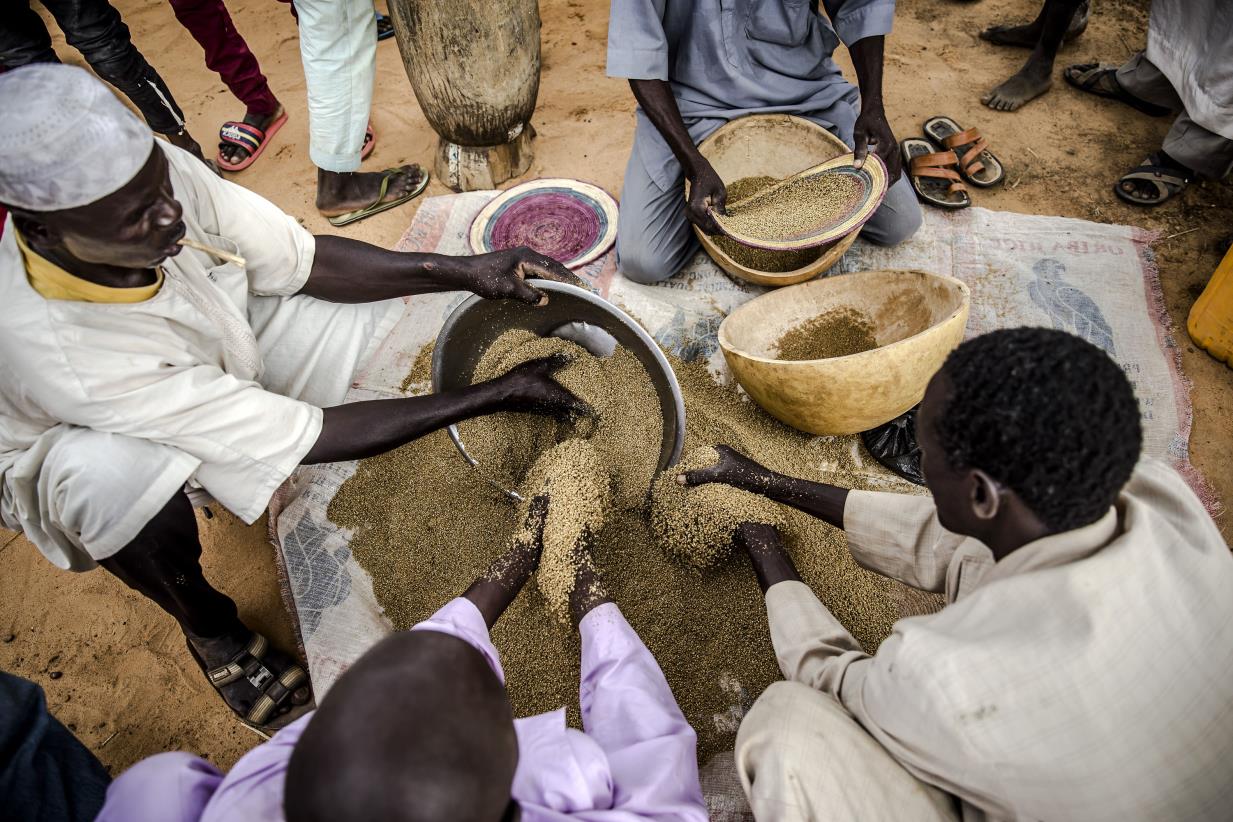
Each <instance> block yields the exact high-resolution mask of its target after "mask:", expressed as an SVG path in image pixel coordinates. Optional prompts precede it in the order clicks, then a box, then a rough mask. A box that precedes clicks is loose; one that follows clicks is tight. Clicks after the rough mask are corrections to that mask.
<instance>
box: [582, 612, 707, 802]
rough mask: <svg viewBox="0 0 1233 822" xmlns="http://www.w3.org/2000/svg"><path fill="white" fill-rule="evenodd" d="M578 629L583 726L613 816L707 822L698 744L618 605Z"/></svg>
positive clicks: (591, 616)
mask: <svg viewBox="0 0 1233 822" xmlns="http://www.w3.org/2000/svg"><path fill="white" fill-rule="evenodd" d="M578 627H579V631H580V633H581V634H582V683H581V687H580V689H579V699H580V702H581V707H582V724H583V728H584V729H585V730H586V733H587V736H589V737H591V738H592V739H593V740H594V741H595V742H596V743H598V745H599V746H600V748H601V749H603V751H604V754H605V755H606V756H607V758H608V764H609V767H610V770H611V775H612V790H613V807H612V810H613V811H624V812H626V813H629V814H634V815H637V816H638V817H641V818H644V819H660V820H674V822H680V820H697V822H705V820H706V818H707V814H706V804H705V802H704V801H703V799H702V787H701V785H700V783H699V781H698V757H697V737H696V735H695V734H694V729H693V728H691V727H690V726H689V723H688V722H686V721H685V716H684V715H683V714H682V713H681V709H680V708H679V707H677V704H676V699H675V698H674V697H673V696H672V690H671V689H670V688H669V687H668V681H667V680H666V679H664V675H663V672H662V671H661V670H660V668H659V665H658V664H657V663H656V662H655V658H654V657H653V656H651V652H650V651H649V650H647V647H646V645H644V644H643V643H642V640H641V639H640V638H639V637H638V634H637V633H635V632H634V629H633V628H632V627H630V624H629V623H628V622H626V621H625V617H624V616H623V615H622V614H621V611H620V609H619V608H618V607H617V606H616V605H615V604H612V603H608V604H605V605H601V606H599V607H598V608H595V609H594V610H592V611H591V612H590V613H589V614H587V615H586V616H585V617H584V618H583V620H582V623H581V624H580V625H579V626H578ZM576 816H579V817H582V818H587V817H588V816H589V815H588V814H587V813H582V814H576ZM595 817H596V819H601V818H604V814H603V813H602V812H601V813H596V814H595Z"/></svg>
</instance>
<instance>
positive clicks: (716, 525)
mask: <svg viewBox="0 0 1233 822" xmlns="http://www.w3.org/2000/svg"><path fill="white" fill-rule="evenodd" d="M718 461H719V454H718V453H716V451H715V449H714V448H712V447H710V446H704V447H702V448H695V449H694V450H693V451H690V452H689V453H688V454H686V455H685V457H684V458H683V459H682V460H681V461H680V462H679V463H677V464H676V465H674V466H673V467H672V468H670V469H668V470H667V471H663V472H661V473H660V475H659V476H658V477H656V478H655V484H654V485H653V486H652V487H651V530H652V531H653V532H654V534H655V540H656V542H658V543H659V546H660V548H662V549H663V550H665V551H667V552H669V553H671V554H674V555H676V556H678V557H680V558H681V559H683V560H685V561H686V562H689V563H690V564H692V565H694V566H695V567H697V568H710V567H712V566H714V565H717V564H718V563H719V562H720V561H721V560H724V559H726V558H727V556H728V554H729V553H731V551H732V537H733V534H735V533H736V529H737V528H739V527H740V526H741V525H742V524H744V523H746V522H756V523H762V524H765V525H774V526H775V527H776V528H778V527H781V526H782V525H783V522H784V518H783V514H782V513H780V510H779V506H778V505H777V504H776V503H774V502H771V501H770V500H768V499H766V497H762V496H759V495H757V494H751V493H749V492H748V491H742V490H740V489H739V488H733V487H732V486H731V485H724V484H722V483H715V482H711V483H707V484H705V485H696V486H692V487H687V486H684V485H681V484H680V483H679V482H677V478H678V477H680V476H681V475H682V474H684V473H685V472H687V471H693V470H695V469H698V468H706V467H708V466H711V465H714V464H715V463H716V462H718Z"/></svg>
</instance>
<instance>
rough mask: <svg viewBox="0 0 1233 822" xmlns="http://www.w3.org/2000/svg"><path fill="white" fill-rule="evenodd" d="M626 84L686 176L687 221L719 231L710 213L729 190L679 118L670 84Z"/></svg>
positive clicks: (719, 208)
mask: <svg viewBox="0 0 1233 822" xmlns="http://www.w3.org/2000/svg"><path fill="white" fill-rule="evenodd" d="M629 87H630V88H631V89H632V90H633V92H634V97H635V98H637V100H638V105H639V106H641V107H642V112H643V113H644V114H646V116H647V119H648V120H650V121H651V123H652V124H653V125H654V126H655V128H656V129H657V130H658V131H659V133H660V134H661V135H663V138H664V140H665V142H667V143H668V147H669V148H671V149H672V153H673V154H674V155H676V159H677V161H678V162H680V164H681V168H683V169H684V170H685V177H686V178H687V179H688V180H689V203H688V204H687V206H686V209H685V214H686V216H687V217H689V221H690V222H691V223H693V224H694V225H696V226H697V227H698V228H700V229H702V230H703V231H705V232H706V233H707V234H718V233H719V226H717V225H716V224H715V220H714V219H713V218H712V217H711V213H710V210H711V209H712V208H713V209H715V210H716V211H718V212H719V213H721V214H722V213H723V210H724V205H725V204H726V203H727V199H728V192H727V189H726V188H725V187H724V181H723V180H721V179H720V178H719V174H718V173H716V171H715V169H714V167H712V166H711V163H710V161H708V160H707V159H706V158H705V157H703V156H702V154H701V152H699V151H698V147H697V146H695V145H694V141H693V138H692V137H690V136H689V131H688V130H687V129H686V128H685V121H684V120H682V119H681V110H680V109H679V108H678V107H677V104H676V97H674V96H673V94H672V87H671V86H670V85H668V83H666V82H665V81H663V80H630V81H629Z"/></svg>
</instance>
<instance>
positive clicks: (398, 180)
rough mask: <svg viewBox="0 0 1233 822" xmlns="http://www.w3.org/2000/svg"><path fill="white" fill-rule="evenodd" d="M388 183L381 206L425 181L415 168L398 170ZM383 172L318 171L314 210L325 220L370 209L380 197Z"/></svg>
mask: <svg viewBox="0 0 1233 822" xmlns="http://www.w3.org/2000/svg"><path fill="white" fill-rule="evenodd" d="M396 171H397V174H395V175H394V178H393V179H392V180H390V185H389V188H387V189H386V192H385V196H384V197H382V198H381V202H383V203H388V202H392V201H394V200H397V199H400V198H402V197H405V196H407V195H408V194H410V193H411V192H412V191H415V189H417V188H418V187H419V185H420V182H421V180H423V178H424V170H423V169H421V168H420V167H419V166H417V165H408V166H400V167H399V168H398V169H396ZM385 174H386V172H384V171H369V172H359V171H356V172H337V171H326V170H324V169H317V209H318V210H319V211H320V212H321V213H322V214H324V215H325V216H327V217H337V216H339V215H340V214H346V213H347V212H349V211H355V210H356V209H359V208H364V207H365V206H369V205H372V203H373V201H374V200H376V199H377V195H379V194H380V193H381V181H382V180H383V179H384V178H385Z"/></svg>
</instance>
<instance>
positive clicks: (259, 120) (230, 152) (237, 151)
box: [218, 105, 283, 166]
mask: <svg viewBox="0 0 1233 822" xmlns="http://www.w3.org/2000/svg"><path fill="white" fill-rule="evenodd" d="M282 115H283V107H282V106H281V105H280V106H279V107H278V108H276V109H274V113H273V114H253V113H252V112H251V111H250V112H248V113H247V114H245V115H244V122H246V123H248V124H249V125H250V126H256V127H257V128H259V129H261V130H262V131H265V130H266V129H267V128H269V127H270V123H273V122H274V121H275V120H277V119H278V118H279V117H281V116H282ZM218 153H219V155H220V156H221V157H222V158H223V159H224V160H226V161H227V162H228V163H229V164H230V165H233V166H234V165H236V164H238V163H242V162H244V161H245V160H246V159H248V154H249V151H248V149H247V148H245V147H244V146H237V145H235V144H234V143H225V144H223V145H220V146H219V147H218Z"/></svg>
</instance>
